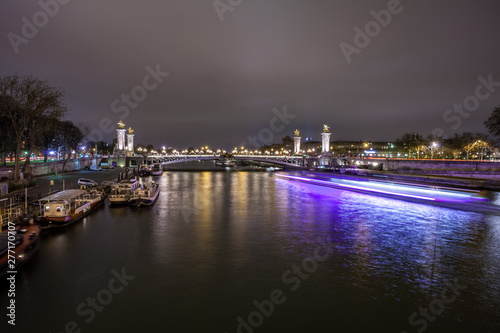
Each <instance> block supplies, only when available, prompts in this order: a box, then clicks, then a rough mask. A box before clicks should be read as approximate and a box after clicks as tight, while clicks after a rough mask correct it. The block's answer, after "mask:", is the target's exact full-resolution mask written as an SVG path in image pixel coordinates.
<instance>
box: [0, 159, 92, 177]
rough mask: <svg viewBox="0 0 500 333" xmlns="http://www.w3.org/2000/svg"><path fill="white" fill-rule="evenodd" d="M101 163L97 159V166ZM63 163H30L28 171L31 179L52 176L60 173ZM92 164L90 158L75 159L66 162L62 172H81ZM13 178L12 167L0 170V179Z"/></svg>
mask: <svg viewBox="0 0 500 333" xmlns="http://www.w3.org/2000/svg"><path fill="white" fill-rule="evenodd" d="M100 163H101V159H100V158H98V159H97V165H99V164H100ZM63 164H64V161H51V162H46V163H31V164H30V167H29V169H31V170H30V173H31V176H32V177H39V176H45V175H52V174H56V173H61V172H62V168H63ZM91 164H92V159H91V158H77V159H74V160H68V161H67V162H66V166H65V167H64V172H70V171H78V170H83V169H85V167H89V166H90V165H91ZM22 167H23V162H21V165H20V169H21V171H22ZM13 177H14V167H13V166H11V167H6V168H2V169H0V179H1V178H7V179H13Z"/></svg>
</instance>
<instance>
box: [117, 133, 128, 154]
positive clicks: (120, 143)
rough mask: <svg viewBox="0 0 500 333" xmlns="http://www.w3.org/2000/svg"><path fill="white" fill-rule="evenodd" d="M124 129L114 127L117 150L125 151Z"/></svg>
mask: <svg viewBox="0 0 500 333" xmlns="http://www.w3.org/2000/svg"><path fill="white" fill-rule="evenodd" d="M125 131H126V129H124V128H117V129H116V144H117V146H118V151H122V152H123V151H125Z"/></svg>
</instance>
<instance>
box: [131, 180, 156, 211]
mask: <svg viewBox="0 0 500 333" xmlns="http://www.w3.org/2000/svg"><path fill="white" fill-rule="evenodd" d="M159 193H160V184H158V183H157V182H151V183H149V184H142V186H141V188H139V189H137V190H135V191H134V194H133V196H132V198H131V199H130V204H131V205H133V206H140V205H144V206H151V205H152V204H154V202H155V201H156V199H157V198H158V194H159Z"/></svg>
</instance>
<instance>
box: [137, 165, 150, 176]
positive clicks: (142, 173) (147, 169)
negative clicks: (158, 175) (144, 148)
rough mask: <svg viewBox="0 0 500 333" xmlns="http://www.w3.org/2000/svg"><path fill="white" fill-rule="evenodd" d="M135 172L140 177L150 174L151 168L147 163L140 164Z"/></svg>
mask: <svg viewBox="0 0 500 333" xmlns="http://www.w3.org/2000/svg"><path fill="white" fill-rule="evenodd" d="M137 174H138V175H139V176H141V177H147V176H151V168H150V167H149V166H148V165H147V164H141V165H140V166H139V169H138V170H137Z"/></svg>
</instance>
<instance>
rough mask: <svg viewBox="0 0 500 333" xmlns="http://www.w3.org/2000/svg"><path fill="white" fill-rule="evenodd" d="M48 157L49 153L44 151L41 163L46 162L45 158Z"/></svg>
mask: <svg viewBox="0 0 500 333" xmlns="http://www.w3.org/2000/svg"><path fill="white" fill-rule="evenodd" d="M48 158H49V155H48V154H47V152H46V151H44V152H43V163H47V159H48Z"/></svg>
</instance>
